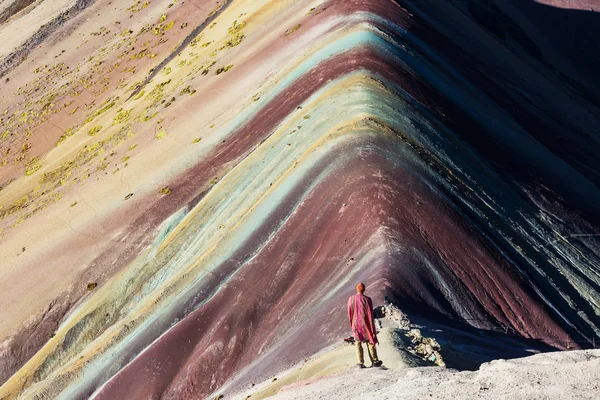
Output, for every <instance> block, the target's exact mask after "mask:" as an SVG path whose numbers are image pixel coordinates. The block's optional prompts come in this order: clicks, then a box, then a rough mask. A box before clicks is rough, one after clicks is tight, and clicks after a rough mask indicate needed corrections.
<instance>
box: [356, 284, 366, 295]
mask: <svg viewBox="0 0 600 400" xmlns="http://www.w3.org/2000/svg"><path fill="white" fill-rule="evenodd" d="M356 292H357V293H360V294H363V293H364V292H365V284H364V283H359V284H358V285H356Z"/></svg>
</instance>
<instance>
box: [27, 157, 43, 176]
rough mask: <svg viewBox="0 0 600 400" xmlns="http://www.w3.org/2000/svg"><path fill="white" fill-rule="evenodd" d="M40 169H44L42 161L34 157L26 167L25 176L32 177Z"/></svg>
mask: <svg viewBox="0 0 600 400" xmlns="http://www.w3.org/2000/svg"><path fill="white" fill-rule="evenodd" d="M40 168H42V166H41V164H40V161H39V160H38V159H37V157H34V158H32V159H31V160H29V162H28V163H27V165H26V167H25V175H31V174H33V173H34V172H35V171H37V170H38V169H40Z"/></svg>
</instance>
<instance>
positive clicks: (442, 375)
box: [234, 329, 600, 400]
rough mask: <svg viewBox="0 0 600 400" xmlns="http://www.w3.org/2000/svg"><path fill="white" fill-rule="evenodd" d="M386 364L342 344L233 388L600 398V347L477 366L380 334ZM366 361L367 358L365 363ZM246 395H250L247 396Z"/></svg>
mask: <svg viewBox="0 0 600 400" xmlns="http://www.w3.org/2000/svg"><path fill="white" fill-rule="evenodd" d="M380 340H381V342H382V343H381V346H380V356H381V358H382V359H383V361H384V364H385V365H386V366H387V367H388V369H379V368H367V369H358V368H356V367H355V366H354V363H355V360H354V348H353V347H352V346H339V347H337V348H334V349H331V350H329V351H326V352H325V353H323V354H322V355H320V356H318V357H316V358H314V359H312V360H309V361H307V362H305V363H302V364H301V365H299V366H297V367H295V368H293V369H291V370H289V371H287V372H286V373H284V374H281V375H279V376H277V377H275V378H276V379H275V380H273V379H270V380H268V381H265V382H263V383H262V384H259V385H256V386H254V387H252V388H250V389H249V390H247V391H245V392H243V393H240V394H238V395H237V396H235V397H234V398H236V399H252V400H254V399H263V398H270V399H280V400H296V399H297V400H300V399H302V400H305V399H328V400H338V399H339V400H350V399H382V400H385V399H403V400H409V399H419V400H422V399H452V400H458V399H461V400H462V399H511V400H512V399H536V400H538V399H598V398H600V350H581V351H570V352H555V353H544V354H536V355H533V356H530V357H525V358H519V359H512V360H494V361H492V362H489V363H484V364H482V365H481V367H480V368H479V370H478V371H462V372H461V371H456V370H453V369H450V368H443V367H436V366H420V365H424V364H423V363H422V362H420V360H418V358H416V357H415V356H413V355H412V354H410V353H409V352H407V351H405V350H403V349H402V348H398V347H397V346H394V331H393V330H390V329H384V330H383V331H382V334H381V335H380ZM367 364H368V362H367ZM248 396H250V397H248Z"/></svg>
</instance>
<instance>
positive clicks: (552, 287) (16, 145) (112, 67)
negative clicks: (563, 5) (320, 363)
mask: <svg viewBox="0 0 600 400" xmlns="http://www.w3.org/2000/svg"><path fill="white" fill-rule="evenodd" d="M109 3H110V4H109ZM436 4H437V2H436ZM486 4H487V3H486ZM490 4H491V3H490ZM503 7H506V9H505V10H504V11H502V12H503V13H504V12H505V14H503V15H504V17H503V18H508V19H509V20H510V18H511V16H512V13H514V12H515V9H511V8H510V7H512V6H507V5H505V6H503ZM514 7H516V6H514ZM536 7H543V8H544V10H545V8H546V7H547V6H542V5H537V6H536ZM469 10H470V9H469V7H468V5H467V3H466V2H457V4H455V5H450V4H444V5H438V6H436V7H433V6H432V5H428V2H426V1H416V2H414V3H413V2H410V3H409V2H406V4H404V5H403V6H400V5H398V4H396V3H395V2H393V1H388V0H380V1H375V0H371V1H367V0H364V1H326V2H321V1H307V2H293V1H266V0H265V1H254V0H253V1H241V0H239V1H235V0H234V1H225V2H223V1H221V2H216V1H215V2H212V1H204V2H201V1H197V2H187V1H186V2H183V3H181V2H177V3H175V2H169V1H165V2H159V1H149V2H130V1H112V2H105V1H98V2H95V3H94V4H91V5H89V7H88V8H86V9H85V10H82V11H81V12H80V13H79V14H77V15H75V16H73V18H70V19H67V20H66V21H65V22H64V24H63V25H61V26H60V27H59V28H57V29H56V31H55V32H54V33H52V34H50V35H49V36H48V38H47V39H45V40H43V41H42V42H41V43H40V44H39V46H38V47H33V48H32V49H30V52H29V53H28V55H27V58H26V59H24V60H22V61H20V63H17V64H15V65H14V66H13V67H11V68H10V70H9V71H8V73H7V74H6V75H5V76H4V78H3V79H4V82H3V90H2V96H3V97H2V102H3V104H2V106H3V107H4V109H5V110H6V111H5V112H4V116H3V117H2V133H1V135H2V142H0V146H1V148H0V154H1V157H2V158H0V165H1V164H3V166H2V167H1V168H0V178H1V180H2V181H1V187H2V190H1V191H0V205H1V207H2V208H0V217H1V218H2V219H1V220H0V232H2V233H1V238H0V240H1V244H2V245H1V247H0V252H1V255H0V256H1V259H2V268H1V269H0V292H1V293H2V296H3V297H2V307H1V308H0V318H1V320H2V321H3V323H2V325H0V340H2V342H1V343H2V344H0V360H1V362H0V365H1V367H0V374H1V375H0V376H2V380H3V381H6V382H5V383H4V385H3V386H2V387H1V388H0V398H14V397H18V396H23V398H36V397H37V398H45V397H50V398H61V397H62V398H86V397H89V396H92V395H93V397H95V398H106V399H114V398H144V399H145V398H150V397H158V396H162V397H163V398H198V397H202V396H206V395H208V394H210V393H212V392H214V391H215V390H216V389H218V388H219V387H220V386H221V385H223V384H224V383H228V384H229V387H233V388H235V387H236V385H237V387H241V386H243V385H246V384H248V383H250V382H253V381H255V380H258V379H261V378H264V377H265V376H267V375H268V374H270V373H273V372H276V371H277V370H279V369H282V368H284V367H286V366H289V365H292V364H294V363H296V362H298V361H299V360H302V359H303V358H304V357H306V356H310V355H312V354H314V353H315V352H317V351H318V350H320V349H322V348H324V347H325V346H327V345H329V344H331V343H334V342H336V341H339V340H340V338H341V337H342V336H343V335H344V334H346V333H347V322H346V321H345V318H346V316H345V310H344V305H345V300H346V298H347V296H348V294H349V290H350V289H351V288H352V287H353V286H354V283H355V282H356V281H359V280H362V281H365V283H366V284H367V286H368V287H369V293H370V295H371V296H373V298H374V300H375V301H376V303H381V302H382V301H383V297H384V296H388V297H389V298H390V299H391V300H393V301H394V302H395V303H396V304H397V305H398V306H399V307H400V308H402V309H405V310H406V311H408V312H410V313H413V314H415V315H421V316H424V317H427V318H428V319H430V320H432V321H440V323H446V322H447V321H449V320H452V321H454V322H455V323H464V324H465V326H467V325H470V326H473V327H476V328H479V329H482V330H497V329H500V330H503V331H505V332H507V333H510V334H511V335H514V336H516V337H522V338H535V339H539V340H540V341H541V342H544V343H546V344H548V345H550V346H553V347H555V348H558V349H564V348H567V347H569V346H586V344H585V341H587V340H592V338H593V337H595V336H597V335H598V326H599V322H600V319H599V316H598V308H599V303H600V297H599V291H598V285H599V283H600V277H599V268H598V239H597V236H596V235H597V234H598V229H597V228H598V224H599V221H598V213H597V209H596V208H597V207H596V205H597V204H599V200H600V191H599V190H598V182H599V181H600V180H599V178H598V175H597V171H598V169H597V167H598V161H597V158H596V157H595V156H594V154H597V153H596V152H597V150H598V142H597V140H598V138H597V133H596V132H594V131H593V128H594V127H597V126H600V124H598V123H599V122H600V121H599V120H598V115H600V114H599V111H598V108H597V107H596V106H595V105H594V102H595V98H596V96H597V95H598V92H597V91H595V89H594V85H590V82H591V81H590V79H593V77H592V78H590V75H588V74H587V73H586V71H585V68H579V67H578V65H577V64H574V65H569V66H564V68H563V69H560V70H559V71H557V70H556V69H552V68H550V67H549V66H548V63H549V62H547V61H543V60H540V58H539V57H538V56H534V55H535V54H537V53H536V52H533V53H535V54H533V53H532V52H531V46H530V42H531V43H534V44H536V42H535V39H536V38H537V37H539V35H538V34H535V33H532V34H531V37H528V39H527V40H525V39H522V37H521V36H520V35H521V33H520V32H521V31H520V30H516V28H514V27H513V25H510V24H509V26H511V27H512V28H511V29H512V30H510V32H511V33H510V35H508V36H510V37H513V36H514V37H518V38H521V39H520V41H516V40H512V39H510V40H509V39H506V38H507V35H506V34H505V35H504V36H502V37H498V36H497V35H495V33H497V32H496V31H495V30H494V29H492V28H490V27H489V26H485V24H483V23H482V20H484V21H485V18H483V19H482V18H481V12H482V11H481V10H479V11H473V10H472V9H471V10H470V11H469ZM489 10H492V11H493V12H496V11H495V10H496V9H494V8H493V7H491V6H490V8H489ZM489 10H488V11H489ZM497 10H500V8H498V7H497ZM25 11H27V10H25ZM540 12H541V11H540ZM569 12H575V11H569ZM577 12H583V11H577ZM477 15H479V19H478V18H476V16H477ZM19 16H20V14H16V15H14V16H13V17H12V19H9V20H8V21H7V22H6V23H5V24H4V25H2V29H3V30H7V29H9V28H10V27H11V24H13V23H16V22H17V21H18V20H19ZM441 16H445V17H444V18H441ZM438 18H441V19H438ZM586 18H587V17H586ZM442 20H443V21H444V22H440V21H442ZM83 21H85V23H84V22H83ZM515 21H516V22H515ZM515 21H513V22H512V24H515V25H518V23H519V21H518V20H515ZM34 29H35V30H37V29H38V27H32V30H34ZM519 29H521V30H523V29H522V28H519ZM540 29H541V28H540ZM453 30H454V31H455V33H456V35H453V34H452V31H453ZM514 32H519V33H518V34H517V33H514ZM523 32H525V33H526V31H525V30H523ZM511 35H512V36H511ZM467 38H468V39H467ZM515 43H516V45H515ZM523 43H525V44H527V46H525V45H523ZM551 44H552V43H546V42H541V43H538V44H537V45H536V46H539V48H542V49H544V48H547V47H550V46H551ZM584 44H585V43H584ZM519 46H521V47H519ZM523 46H524V47H523ZM590 46H591V45H590ZM523 48H525V50H527V49H529V50H528V51H525V50H523ZM63 50H64V51H63ZM565 51H566V50H565ZM542 54H544V53H543V52H542ZM557 54H558V55H560V54H563V53H561V47H556V49H555V51H554V52H553V55H552V57H558V56H557ZM565 54H566V53H565ZM557 65H558V64H557ZM556 68H558V67H556ZM586 83H587V86H586ZM591 83H593V82H591ZM584 87H586V88H587V89H586V90H583V89H581V88H584ZM0 111H2V110H0ZM325 321H327V324H324V322H325ZM575 342H580V343H579V344H576V343H575ZM13 374H14V375H13ZM11 376H12V377H11Z"/></svg>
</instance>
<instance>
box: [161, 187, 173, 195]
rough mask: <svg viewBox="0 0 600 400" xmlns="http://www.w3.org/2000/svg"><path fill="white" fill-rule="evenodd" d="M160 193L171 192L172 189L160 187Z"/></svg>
mask: <svg viewBox="0 0 600 400" xmlns="http://www.w3.org/2000/svg"><path fill="white" fill-rule="evenodd" d="M159 193H160V194H171V189H169V188H168V187H166V186H165V187H164V188H162V189H160V191H159Z"/></svg>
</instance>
